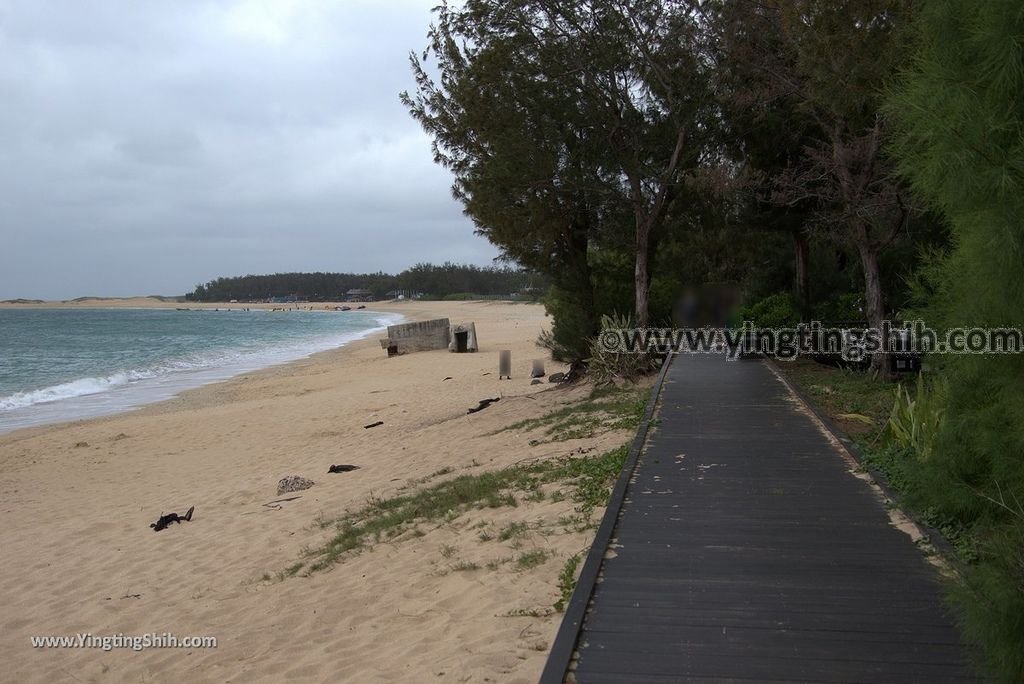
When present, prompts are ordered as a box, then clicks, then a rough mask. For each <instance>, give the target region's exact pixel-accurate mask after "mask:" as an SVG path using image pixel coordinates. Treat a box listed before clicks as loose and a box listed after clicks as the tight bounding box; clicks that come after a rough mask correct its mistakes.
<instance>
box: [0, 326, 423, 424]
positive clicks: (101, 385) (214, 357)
mask: <svg viewBox="0 0 1024 684" xmlns="http://www.w3.org/2000/svg"><path fill="white" fill-rule="evenodd" d="M402 320H403V317H402V316H401V315H399V314H380V315H379V316H377V317H376V318H375V319H374V322H375V323H376V324H377V326H376V327H373V328H364V329H362V330H358V331H347V332H344V333H340V334H333V335H329V336H325V337H319V338H313V339H306V340H297V341H293V342H291V343H287V344H283V345H278V346H273V347H268V348H261V349H253V350H250V351H239V350H217V351H210V352H207V353H205V354H202V353H200V354H196V355H194V356H189V357H185V358H179V359H175V360H170V361H166V362H164V363H163V364H161V365H159V366H155V367H151V368H138V369H132V370H127V371H121V372H116V373H112V374H110V375H107V376H104V377H89V378H79V379H76V380H72V381H70V382H64V383H61V384H57V385H53V386H51V387H44V388H42V389H37V390H31V391H26V392H17V393H15V394H12V395H9V396H6V397H0V432H4V431H7V430H11V429H16V428H19V427H27V426H30V425H40V424H45V423H52V422H59V421H66V420H75V419H81V418H91V417H96V416H101V415H109V414H111V413H118V412H121V411H126V410H130V409H132V408H136V407H138V406H141V405H143V404H148V403H152V402H155V401H162V400H165V399H169V398H171V397H173V396H175V395H177V394H178V393H180V392H182V391H184V390H187V389H192V388H195V387H200V386H202V385H205V384H209V383H211V382H217V381H220V380H226V379H228V378H230V377H233V376H235V375H239V374H241V373H246V372H251V371H254V370H258V369H261V368H267V367H269V366H274V365H278V364H281V363H287V362H289V361H295V360H297V359H301V358H304V357H307V356H310V355H311V354H315V353H317V352H321V351H326V350H328V349H334V348H337V347H340V346H342V345H344V344H347V343H349V342H353V341H355V340H359V339H363V338H365V337H368V336H370V335H372V334H374V333H376V332H379V331H381V330H382V329H383V328H385V327H386V326H388V325H394V324H395V323H398V322H401V321H402Z"/></svg>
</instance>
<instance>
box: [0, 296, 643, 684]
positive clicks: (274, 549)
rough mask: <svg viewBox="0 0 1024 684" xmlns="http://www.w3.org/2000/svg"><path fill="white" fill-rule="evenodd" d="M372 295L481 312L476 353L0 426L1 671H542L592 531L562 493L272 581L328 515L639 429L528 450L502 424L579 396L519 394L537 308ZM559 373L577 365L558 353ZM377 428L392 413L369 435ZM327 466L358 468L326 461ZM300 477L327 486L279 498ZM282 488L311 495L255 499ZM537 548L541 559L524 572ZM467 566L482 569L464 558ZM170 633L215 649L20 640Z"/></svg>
mask: <svg viewBox="0 0 1024 684" xmlns="http://www.w3.org/2000/svg"><path fill="white" fill-rule="evenodd" d="M222 306H223V305H222ZM369 308H371V309H373V310H379V311H397V312H400V313H403V314H405V315H406V316H407V317H409V318H410V319H411V320H415V319H424V318H432V317H449V318H451V319H452V321H453V322H461V321H475V323H476V328H477V332H478V334H479V339H480V345H481V350H480V352H479V353H477V354H450V353H448V352H446V351H433V352H421V353H416V354H409V355H405V356H401V357H396V358H391V359H388V358H386V356H385V354H384V352H383V351H382V350H381V349H380V346H379V344H378V343H377V339H376V337H377V336H374V338H372V339H368V340H364V341H361V342H357V343H354V344H352V345H349V346H347V347H345V348H342V349H339V350H333V351H329V352H324V353H321V354H318V355H315V356H313V357H310V358H308V359H304V360H301V361H298V362H295V363H291V364H287V365H284V366H279V367H275V368H270V369H266V370H264V371H260V372H256V373H249V374H247V375H245V376H242V377H239V378H235V379H233V380H230V381H227V382H223V383H219V384H216V385H210V386H207V387H203V388H199V389H196V390H192V391H189V392H186V393H184V394H182V395H181V396H179V397H177V398H175V399H172V400H170V401H167V402H163V403H161V404H154V405H151V406H147V407H144V408H142V409H140V410H137V411H134V412H131V413H129V414H121V415H119V416H113V417H109V418H101V419H96V420H89V421H83V422H79V423H71V424H64V425H59V426H47V427H41V428H31V429H27V430H20V431H17V432H13V433H10V434H7V435H0V512H2V525H0V548H2V549H3V563H2V565H0V606H3V611H2V614H0V663H2V664H3V666H4V671H3V674H2V675H0V679H3V680H5V681H19V682H36V681H38V682H57V681H79V682H88V681H132V682H140V681H145V682H150V681H153V682H165V681H196V682H214V681H217V682H252V681H284V680H293V681H323V682H337V681H359V682H364V681H410V682H423V681H477V682H479V681H493V682H531V681H536V679H537V677H538V675H539V674H540V671H541V669H542V668H543V664H544V660H545V658H546V654H547V650H548V649H549V648H550V645H551V643H552V641H553V638H554V634H555V631H556V630H557V627H558V623H559V620H560V618H561V616H560V615H559V614H557V613H555V614H551V610H550V609H551V606H552V604H553V603H554V602H555V601H556V600H557V598H558V597H559V594H560V592H559V589H558V586H557V578H558V574H559V572H560V571H561V570H562V568H563V566H564V565H565V561H566V559H567V558H569V557H570V556H572V555H573V554H576V553H578V552H581V551H584V550H585V549H586V548H587V546H588V545H589V542H590V540H591V538H592V535H593V529H584V530H582V531H577V530H575V529H572V528H571V526H568V527H566V526H564V525H561V526H560V525H559V524H558V523H557V521H558V520H559V518H561V517H562V516H572V515H573V514H574V508H575V506H576V504H574V503H573V502H572V500H571V497H570V498H567V499H566V500H562V501H557V502H556V501H552V500H551V499H550V497H549V498H547V499H545V500H542V501H533V502H530V501H527V500H525V499H524V498H523V497H519V498H520V500H519V505H517V506H515V507H512V506H504V507H501V508H483V509H473V510H470V511H468V512H465V513H462V514H456V513H453V514H452V516H449V518H448V519H446V520H438V521H433V522H428V523H424V524H423V525H420V526H418V529H419V530H420V532H421V533H422V536H415V535H411V534H406V535H403V536H401V537H399V538H397V539H395V540H391V541H382V542H380V543H377V544H374V545H373V546H372V547H371V548H369V549H367V550H362V551H355V552H350V553H348V554H346V555H345V556H343V557H342V558H341V559H340V561H339V562H338V563H337V564H336V565H334V566H333V567H332V568H330V569H328V570H325V571H321V572H316V573H312V574H311V575H309V576H302V574H301V573H300V574H299V575H297V576H293V577H284V578H283V579H282V578H279V575H278V573H280V572H281V571H283V570H285V569H286V568H288V567H289V566H291V565H292V564H294V563H295V562H296V561H298V560H301V559H302V558H303V556H302V552H303V549H305V548H307V547H311V546H316V545H318V544H322V543H323V542H324V541H325V540H326V539H327V538H328V534H329V531H324V530H321V529H320V528H319V527H318V526H317V525H316V522H317V521H318V520H320V519H324V518H326V519H331V518H334V517H336V516H338V515H341V514H342V513H344V512H345V511H354V510H357V509H360V508H362V507H363V506H365V505H366V504H367V503H368V502H369V501H371V500H372V499H375V498H387V497H391V496H394V495H396V494H399V493H407V492H408V491H411V490H413V489H415V488H416V487H417V486H419V487H422V486H427V485H429V484H433V483H436V482H441V481H444V480H445V479H449V478H454V477H457V476H459V475H462V474H474V473H480V472H484V471H487V470H493V469H497V468H500V467H503V466H507V465H511V464H514V463H517V462H521V461H527V460H532V459H543V458H554V457H559V456H564V455H566V454H569V453H570V452H573V451H575V450H578V449H580V448H594V449H595V451H594V453H599V452H601V451H605V450H608V449H611V448H614V447H617V446H619V445H621V444H623V443H624V442H626V441H628V439H629V438H630V437H631V435H630V434H629V433H628V432H625V431H622V430H619V431H613V432H607V433H604V434H601V435H597V436H594V437H590V438H587V439H583V440H571V441H564V442H554V443H545V444H537V445H533V446H531V444H530V442H531V440H533V439H535V438H537V437H538V436H539V435H540V434H541V433H540V432H538V431H536V430H535V431H533V432H528V431H525V430H503V428H506V427H507V426H509V425H511V424H513V423H516V422H517V421H521V420H523V419H526V418H531V417H537V416H541V415H544V414H546V413H548V412H550V411H551V410H553V409H555V408H558V407H559V406H563V405H566V404H568V403H571V402H573V401H576V400H578V399H579V398H580V397H583V396H586V394H587V392H588V391H589V388H586V387H581V388H564V387H555V386H553V385H550V384H548V383H546V382H545V383H544V384H540V385H531V384H530V378H529V372H530V361H531V359H534V358H545V353H544V352H543V351H542V350H541V349H539V348H537V347H536V345H535V340H536V338H537V334H538V333H539V332H540V330H541V329H542V328H543V327H544V326H545V325H546V319H545V316H544V313H543V309H542V308H541V307H540V306H537V305H527V304H507V303H498V302H494V303H479V302H415V303H413V302H404V303H397V304H384V305H380V304H374V305H371V306H370V307H369ZM338 315H343V314H338ZM500 349H510V350H511V351H512V360H513V379H512V380H504V381H499V380H498V376H497V370H498V368H497V366H498V350H500ZM546 369H547V372H548V373H551V372H554V371H558V370H564V368H563V367H562V366H561V365H560V364H555V363H552V362H551V361H550V359H546ZM448 376H450V377H451V379H450V380H444V378H446V377H448ZM497 396H501V397H502V400H501V401H500V402H498V403H496V404H493V405H492V406H490V407H489V408H487V409H486V410H483V411H481V412H479V413H475V414H472V415H467V414H466V410H467V408H470V407H473V406H476V404H477V402H478V401H480V400H481V399H485V398H493V397H497ZM376 421H383V425H381V426H379V427H376V428H373V429H364V427H363V426H364V425H366V424H369V423H372V422H376ZM336 463H346V464H355V465H358V466H360V469H359V470H356V471H354V472H349V473H342V474H331V475H328V474H327V468H328V466H329V465H331V464H336ZM445 470H449V472H447V473H442V474H437V473H438V471H445ZM287 475H301V476H304V477H308V478H310V479H312V480H314V481H315V482H316V484H315V486H313V487H312V488H311V489H308V490H306V491H302V492H297V493H294V494H285V495H283V496H277V494H276V485H277V482H278V480H279V479H280V478H282V477H284V476H287ZM421 480H426V485H424V484H422V483H420V484H417V483H418V482H419V481H421ZM289 497H298V498H296V499H294V500H291V501H285V502H282V503H278V504H274V505H273V506H266V505H264V504H267V503H269V502H272V501H275V500H278V499H281V498H289ZM189 506H195V516H194V518H193V521H192V522H190V523H183V524H180V525H172V526H170V527H169V528H168V529H167V530H165V531H162V532H159V533H154V532H153V531H152V530H151V529H150V528H149V524H150V523H151V522H154V521H155V520H156V518H157V517H158V516H159V515H160V514H161V513H166V512H170V511H177V512H178V513H183V512H184V511H185V510H186V509H187V508H188V507H189ZM601 512H602V511H601V510H597V511H595V513H594V517H595V519H596V518H597V516H599V515H600V513H601ZM516 522H519V523H524V525H525V529H526V531H525V532H521V533H520V534H517V535H515V536H514V537H512V538H510V539H507V540H501V539H500V536H499V535H498V532H499V531H500V530H503V529H508V526H509V525H510V524H512V523H516ZM520 529H523V528H520ZM481 531H487V532H488V535H485V536H493V537H494V539H491V540H488V541H485V540H483V539H481V534H480V533H481ZM536 550H543V551H544V552H546V556H545V560H544V562H541V563H540V564H538V565H536V566H535V567H532V568H522V567H519V565H520V564H517V563H516V562H515V559H516V558H517V557H519V556H521V555H522V554H524V553H529V552H531V551H536ZM472 563H475V564H477V565H479V566H480V567H479V569H470V570H458V569H456V568H458V567H460V566H461V567H467V566H469V565H470V564H472ZM488 563H490V564H491V565H490V566H488ZM268 578H269V579H268ZM165 632H170V633H173V634H174V635H176V636H177V637H179V638H180V637H182V636H189V635H197V636H214V637H216V638H217V647H216V648H212V649H198V648H190V649H156V648H152V649H147V650H141V651H132V650H125V649H114V650H111V651H103V650H101V649H95V648H94V649H38V648H32V646H31V643H30V637H31V636H45V635H62V636H65V635H66V636H74V635H77V634H78V633H91V634H92V635H95V636H103V635H111V634H120V633H123V634H127V635H141V634H146V633H157V634H162V633H165Z"/></svg>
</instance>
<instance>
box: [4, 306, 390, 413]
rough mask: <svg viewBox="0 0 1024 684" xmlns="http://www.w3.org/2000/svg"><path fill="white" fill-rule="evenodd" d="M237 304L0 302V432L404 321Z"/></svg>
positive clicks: (241, 369) (171, 389)
mask: <svg viewBox="0 0 1024 684" xmlns="http://www.w3.org/2000/svg"><path fill="white" fill-rule="evenodd" d="M232 309H233V310H231V311H228V310H225V309H221V310H220V311H215V310H192V311H175V310H169V309H0V432H8V431H10V430H13V429H16V428H20V427H28V426H32V425H41V424H46V423H53V422H61V421H68V420H77V419H81V418H91V417H95V416H101V415H109V414H112V413H119V412H122V411H126V410H130V409H132V408H135V407H138V406H141V405H143V404H148V403H152V402H154V401H161V400H163V399H168V398H170V397H173V396H174V395H176V394H178V393H179V392H181V391H183V390H185V389H190V388H193V387H198V386H200V385H204V384H207V383H210V382H216V381H218V380H224V379H226V378H229V377H232V376H234V375H238V374H240V373H245V372H248V371H252V370H256V369H259V368H265V367H267V366H272V365H275V364H279V363H285V362H287V361H294V360H296V359H300V358H303V357H305V356H309V355H310V354H313V353H315V352H319V351H324V350H326V349H332V348H335V347H339V346H341V345H343V344H345V343H347V342H351V341H353V340H356V339H359V338H362V337H366V336H368V335H370V334H372V333H374V332H376V331H379V330H381V329H382V328H383V327H385V326H387V325H392V324H394V323H396V322H398V321H400V320H401V316H399V315H397V314H387V313H378V312H372V311H365V310H364V311H357V310H353V311H344V312H337V311H284V312H282V311H277V312H274V311H265V310H255V309H254V310H251V311H241V310H239V309H237V308H236V307H232Z"/></svg>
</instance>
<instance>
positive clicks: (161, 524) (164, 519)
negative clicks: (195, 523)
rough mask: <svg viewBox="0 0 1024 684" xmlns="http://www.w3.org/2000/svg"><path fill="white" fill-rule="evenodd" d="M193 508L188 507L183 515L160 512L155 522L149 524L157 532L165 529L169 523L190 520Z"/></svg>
mask: <svg viewBox="0 0 1024 684" xmlns="http://www.w3.org/2000/svg"><path fill="white" fill-rule="evenodd" d="M195 509H196V507H195V506H192V507H191V508H189V509H188V512H186V513H185V515H178V514H177V513H168V514H167V515H164V514H163V513H161V514H160V517H159V518H158V519H157V521H156V522H155V523H150V525H149V526H150V527H152V528H153V531H154V532H159V531H160V530H165V529H167V526H168V525H170V524H171V523H180V522H191V521H192V511H194V510H195Z"/></svg>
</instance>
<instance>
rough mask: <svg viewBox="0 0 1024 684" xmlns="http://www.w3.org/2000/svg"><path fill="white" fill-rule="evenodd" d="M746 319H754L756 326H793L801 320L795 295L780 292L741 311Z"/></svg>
mask: <svg viewBox="0 0 1024 684" xmlns="http://www.w3.org/2000/svg"><path fill="white" fill-rule="evenodd" d="M740 315H741V316H742V318H743V320H744V321H753V322H754V327H755V328H792V327H795V326H796V325H797V324H798V323H799V322H800V313H799V311H797V307H796V302H794V301H793V295H791V294H789V293H788V292H780V293H778V294H773V295H771V296H769V297H766V298H764V299H762V300H761V301H759V302H756V303H755V304H752V305H751V306H749V307H745V308H744V309H743V310H742V311H741V312H740Z"/></svg>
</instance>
